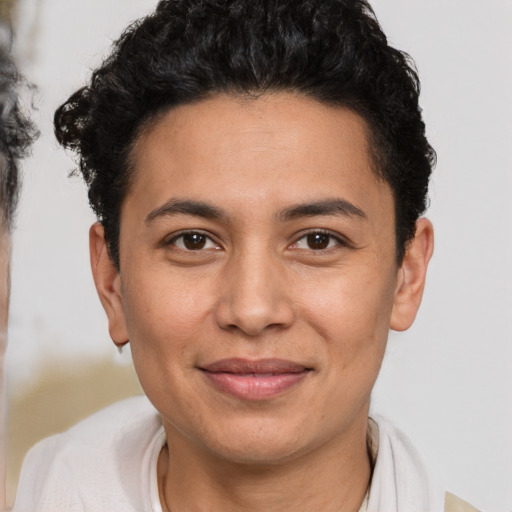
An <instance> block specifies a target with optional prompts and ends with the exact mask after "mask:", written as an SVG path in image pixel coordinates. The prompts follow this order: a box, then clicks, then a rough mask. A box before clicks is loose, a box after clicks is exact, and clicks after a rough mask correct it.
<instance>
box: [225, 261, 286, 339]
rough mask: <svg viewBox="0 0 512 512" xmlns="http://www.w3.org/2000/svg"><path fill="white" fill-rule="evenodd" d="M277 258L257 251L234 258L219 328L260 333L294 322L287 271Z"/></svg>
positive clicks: (226, 270)
mask: <svg viewBox="0 0 512 512" xmlns="http://www.w3.org/2000/svg"><path fill="white" fill-rule="evenodd" d="M276 259H277V257H272V255H269V254H255V253H254V252H253V254H245V255H240V256H239V257H237V258H234V259H233V261H232V262H231V263H230V264H229V265H228V266H227V267H226V268H225V272H223V276H222V284H221V286H220V288H221V294H220V297H219V301H218V303H217V307H216V310H215V318H216V322H217V325H218V326H219V327H221V328H222V329H227V330H235V331H240V332H243V333H244V334H245V335H247V336H258V335H260V334H262V333H264V332H266V331H267V330H268V329H270V328H274V329H275V328H287V327H289V326H290V325H291V324H292V323H293V321H294V316H295V314H294V310H293V306H292V302H291V299H290V290H289V287H288V286H287V281H286V277H285V274H286V272H284V271H283V269H282V268H280V265H279V262H277V261H276Z"/></svg>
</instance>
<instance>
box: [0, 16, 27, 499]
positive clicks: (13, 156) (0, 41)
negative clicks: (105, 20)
mask: <svg viewBox="0 0 512 512" xmlns="http://www.w3.org/2000/svg"><path fill="white" fill-rule="evenodd" d="M10 39H11V31H10V28H9V27H8V26H7V24H6V23H5V22H3V21H1V20H0V509H2V508H3V507H5V505H6V496H5V472H6V468H5V458H6V457H5V409H6V404H5V387H4V381H5V375H4V358H5V351H6V348H7V320H8V315H9V294H10V261H11V229H12V225H13V222H14V214H15V210H16V206H17V203H18V196H19V188H20V177H19V174H20V173H19V162H20V159H21V158H23V157H24V156H25V155H26V153H27V151H28V148H29V146H30V144H31V143H32V141H33V138H34V136H35V130H34V126H33V125H32V123H31V122H30V120H29V119H28V117H27V116H26V115H25V114H24V113H23V111H22V108H21V105H20V101H19V89H20V84H22V83H23V81H22V80H21V79H20V77H19V75H18V72H17V70H16V66H15V65H14V62H13V61H12V58H11V55H10Z"/></svg>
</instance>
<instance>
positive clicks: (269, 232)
mask: <svg viewBox="0 0 512 512" xmlns="http://www.w3.org/2000/svg"><path fill="white" fill-rule="evenodd" d="M132 156H133V161H134V169H135V173H134V181H133V184H132V186H131V189H130V190H129V192H128V194H127V197H126V199H125V200H124V202H123V205H122V210H121V230H120V261H121V263H120V271H119V272H118V271H117V270H116V267H115V266H114V265H113V263H112V261H111V259H110V257H109V255H108V251H107V249H106V245H105V240H104V238H103V229H102V227H101V225H99V224H95V225H94V226H93V227H92V228H91V232H90V245H91V264H92V269H93V274H94V279H95V282H96V286H97V289H98V293H99V296H100V299H101V301H102V304H103V306H104V308H105V310H106V312H107V316H108V319H109V329H110V334H111V337H112V339H113V340H114V342H115V343H116V344H118V345H121V344H123V343H125V342H127V340H130V343H131V349H132V355H133V360H134V365H135V368H136V371H137V374H138V376H139V379H140V381H141V384H142V386H143V388H144V390H145V392H146V394H147V396H148V397H149V399H150V400H151V401H152V403H153V404H154V405H155V407H156V408H157V410H158V411H159V412H160V414H161V417H162V421H163V424H164V427H165V430H166V433H167V438H168V448H165V449H164V450H163V451H162V454H161V456H160V460H159V466H158V472H159V481H160V492H161V500H162V503H163V504H164V507H168V508H169V509H171V510H173V511H174V512H176V511H180V510H187V511H195V510H198V511H199V510H225V511H231V510H233V511H235V510H248V511H249V510H251V511H252V510H254V511H263V510H265V511H271V510H280V511H286V510H295V511H297V510H323V511H335V510H336V511H356V510H357V509H358V508H359V506H360V504H361V502H362V500H363V497H364V494H365V492H366V489H367V486H368V481H369V476H370V464H369V460H368V456H367V450H366V424H367V417H368V409H369V402H370V394H371V390H372V387H373V385H374V383H375V380H376V378H377V375H378V372H379V369H380V366H381V363H382V359H383V356H384V351H385V348H386V342H387V336H388V332H389V329H390V328H391V329H395V330H404V329H407V328H408V327H409V326H410V325H411V323H412V322H413V320H414V317H415V314H416V311H417V309H418V307H419V304H420V301H421V295H422V292H423V287H424V282H425V273H426V269H427V265H428V261H429V259H430V256H431V254H432V248H433V231H432V226H431V224H430V222H429V221H427V220H426V219H420V220H419V221H418V223H417V233H416V236H415V238H414V240H413V241H412V242H411V243H410V244H409V246H408V250H407V254H406V256H405V258H404V260H403V263H402V265H401V266H400V267H398V266H397V263H396V257H395V219H394V207H393V197H392V193H391V189H390V187H389V186H388V184H387V183H385V182H384V181H382V180H381V179H379V178H378V177H377V176H376V174H375V173H374V172H373V170H372V165H373V162H372V160H371V158H370V156H369V151H368V137H367V129H366V125H365V123H364V121H363V120H362V119H361V118H360V117H359V116H358V115H356V114H354V113H353V112H351V111H349V110H347V109H343V108H339V107H332V106H326V105H323V104H320V103H318V102H317V101H315V100H311V99H308V98H305V97H303V96H298V95H293V94H285V93H279V94H272V95H266V96H262V97H260V98H258V99H254V98H253V99H248V98H240V97H234V96H214V97H212V98H210V99H207V100H203V101H201V102H199V103H195V104H191V105H186V106H180V107H178V108H175V109H173V110H171V111H169V112H167V113H166V114H165V115H163V116H161V117H160V118H158V119H157V120H155V121H154V123H153V124H152V126H150V127H149V128H147V129H146V130H145V132H144V133H143V134H142V135H141V136H140V137H139V139H138V140H137V141H136V144H135V146H134V149H133V155H132ZM183 201H188V203H186V207H184V206H183ZM177 202H181V203H177ZM191 202H193V204H192V206H193V207H191ZM197 203H200V205H202V209H201V208H198V205H197ZM176 204H179V208H177V207H176ZM205 204H206V205H207V206H208V208H206V209H205V208H204V205H205ZM333 204H335V206H336V208H334V207H333V206H332V205H333ZM312 205H314V208H313V206H312ZM177 210H179V211H177ZM212 210H213V211H214V212H215V213H216V214H218V215H216V216H212V215H211V214H212ZM184 231H185V232H186V233H187V235H186V236H185V238H184V237H183V232H184ZM191 231H192V232H194V233H196V234H197V233H198V234H199V238H197V235H196V239H195V240H200V241H201V244H202V243H204V245H201V244H200V245H201V248H200V249H195V250H190V249H189V248H188V247H190V243H191V241H193V240H194V239H193V238H191V235H190V232H191ZM312 234H316V235H314V236H310V237H309V238H308V235H312ZM201 235H203V236H204V238H201ZM315 236H316V239H315ZM315 240H316V241H318V240H320V241H321V242H322V243H320V244H318V243H316V242H315ZM187 244H188V245H187ZM233 357H237V358H245V359H249V360H254V359H260V358H279V359H284V360H288V361H293V362H295V363H299V364H301V365H304V366H305V367H307V368H308V369H309V370H310V371H308V373H307V375H306V376H305V377H304V378H303V379H302V380H301V381H300V382H299V383H297V384H296V385H294V386H292V387H290V388H288V389H286V390H285V391H284V392H282V393H279V394H277V396H273V397H271V398H269V399H262V400H244V399H242V398H239V397H235V396H233V395H231V394H228V393H224V392H223V391H221V390H219V389H218V388H216V387H215V386H213V385H212V383H211V382H210V380H209V379H208V378H206V377H205V373H204V372H203V371H202V370H201V368H204V366H205V365H208V364H211V363H213V362H215V361H218V360H221V359H225V358H233ZM169 454H170V455H169ZM312 468H314V471H312ZM313 475H314V478H312V476H313Z"/></svg>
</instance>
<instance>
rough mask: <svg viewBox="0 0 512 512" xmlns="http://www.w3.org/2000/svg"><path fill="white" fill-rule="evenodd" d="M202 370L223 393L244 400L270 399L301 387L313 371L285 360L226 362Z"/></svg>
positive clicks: (217, 362) (233, 360) (216, 363)
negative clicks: (300, 384)
mask: <svg viewBox="0 0 512 512" xmlns="http://www.w3.org/2000/svg"><path fill="white" fill-rule="evenodd" d="M200 370H201V371H202V372H203V374H204V375H205V377H206V378H207V380H208V381H209V382H210V383H211V384H212V385H213V386H214V387H215V388H216V389H217V390H219V391H221V392H223V393H227V394H229V395H232V396H234V397H236V398H240V399H242V400H269V399H271V398H274V397H276V396H278V395H280V394H281V393H283V392H284V391H286V390H288V389H290V388H292V387H293V386H296V385H297V384H299V383H300V382H301V381H302V380H303V379H304V378H305V377H306V376H307V375H308V373H309V372H310V371H311V368H307V367H305V366H303V365H300V364H297V363H294V362H291V361H285V360H282V359H260V360H256V361H250V360H245V359H223V360H221V361H216V362H214V363H212V364H210V365H207V366H204V367H201V368H200Z"/></svg>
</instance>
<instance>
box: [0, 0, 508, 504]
mask: <svg viewBox="0 0 512 512" xmlns="http://www.w3.org/2000/svg"><path fill="white" fill-rule="evenodd" d="M155 4H156V2H155V1H152V0H130V1H123V2H120V1H119V0H88V1H87V2H83V1H79V0H40V1H39V2H38V1H37V0H23V3H22V6H23V18H22V24H21V25H20V27H19V39H18V43H19V44H18V47H17V51H18V55H19V58H20V60H21V62H22V65H23V70H24V72H25V74H26V75H27V76H28V78H29V79H30V80H32V81H33V82H35V83H36V84H37V85H38V87H39V94H38V100H37V104H38V106H39V113H38V115H37V118H38V122H39V125H40V128H41V130H42V133H43V136H42V137H41V139H40V140H39V142H38V143H37V145H36V147H35V150H34V155H33V157H32V158H31V160H29V161H28V162H27V165H26V176H25V185H24V195H23V201H22V204H21V211H20V215H19V218H18V228H17V231H16V233H15V239H14V262H13V296H12V310H11V326H10V340H9V342H10V347H9V351H8V370H9V382H10V386H11V389H14V390H16V389H22V388H23V386H24V385H26V383H27V382H28V380H29V379H30V376H31V375H32V374H33V373H34V372H36V371H37V370H38V368H40V367H42V366H43V365H44V363H45V362H46V361H48V360H49V359H52V360H54V361H55V360H56V361H60V362H62V363H63V364H65V362H66V361H69V360H71V359H76V358H84V357H89V358H104V357H114V356H113V354H114V349H113V348H112V345H111V343H110V342H109V337H108V333H107V330H106V322H105V320H104V317H103V312H102V311H101V309H100V306H99V302H98V300H97V299H96V296H95V293H94V291H93V287H92V280H91V278H90V276H89V268H88V252H87V251H88V250H87V229H88V226H89V225H90V224H91V222H92V221H93V216H92V214H91V213H90V211H89V209H88V205H87V200H86V194H85V188H84V186H83V185H82V184H81V183H80V181H79V180H78V178H74V179H69V178H68V177H67V172H68V171H69V170H71V169H72V168H73V162H72V160H71V159H70V158H69V156H67V155H66V154H65V153H64V152H63V151H62V150H60V149H59V148H58V147H57V143H56V142H55V141H54V139H53V136H52V127H51V117H52V114H53V111H54V110H55V108H56V107H57V106H58V105H59V104H60V103H61V102H63V101H64V100H65V99H66V98H67V96H68V95H69V94H70V93H71V92H73V91H74V90H75V89H76V88H77V87H79V86H80V85H81V84H83V82H84V81H85V79H86V77H87V76H88V74H89V69H91V68H93V67H94V66H96V65H97V64H98V63H99V62H100V58H101V56H102V55H104V54H105V51H106V50H107V48H108V46H109V44H110V41H111V40H112V39H113V38H116V37H117V35H118V34H119V33H120V31H121V29H122V27H124V26H125V25H126V24H127V23H128V22H129V21H131V20H133V19H135V18H137V17H138V16H139V15H143V14H144V13H146V12H148V11H149V10H150V9H151V8H152V7H153V6H154V5H155ZM373 5H374V7H375V10H376V12H377V15H378V16H379V18H380V20H381V23H382V25H383V27H384V29H385V31H386V32H387V34H388V36H389V39H390V40H391V42H392V43H393V44H395V45H396V46H398V47H399V48H401V49H404V50H406V51H408V52H410V53H411V54H412V55H413V56H414V58H415V60H416V62H417V65H418V68H419V72H420V76H421V79H422V84H423V94H422V105H423V107H424V113H425V119H426V122H427V126H428V133H429V136H430V139H431V142H432V143H433V145H434V146H435V148H436V149H437V152H438V157H439V163H438V166H437V169H436V171H435V176H434V179H433V183H432V189H431V200H432V206H431V209H430V213H429V216H430V218H431V219H432V220H433V221H434V223H435V226H436V253H435V257H434V260H433V262H432V265H431V269H430V274H429V284H428V286H427V289H426V293H425V299H424V304H423V307H422V310H421V311H420V314H419V316H418V319H417V322H416V324H415V326H414V327H413V328H412V329H411V330H410V331H408V332H407V333H403V334H401V335H396V334H393V335H392V336H391V340H390V346H389V351H388V355H387V358H386V361H385V364H384V367H383V371H382V374H381V377H380V379H379V382H378V385H377V388H376V390H375V393H374V401H373V406H374V410H376V411H379V412H381V413H384V414H386V415H387V416H389V417H391V418H393V419H394V420H396V422H397V423H398V424H399V425H400V426H401V427H402V428H403V429H404V430H405V431H406V432H408V434H409V435H410V437H411V438H412V439H413V440H414V441H415V443H416V444H417V446H418V448H419V449H420V451H421V452H422V453H424V454H425V456H426V458H427V459H428V461H429V462H430V463H431V465H432V466H434V467H435V468H436V469H437V471H438V472H439V473H440V475H441V476H442V477H443V479H444V481H445V482H446V484H447V486H448V488H449V489H451V490H452V491H454V492H456V493H458V494H460V495H462V496H463V497H464V498H465V499H467V500H468V501H471V502H473V504H474V505H476V506H478V507H480V508H482V509H483V510H487V511H496V512H510V511H512V436H511V435H510V433H511V431H512V430H511V429H512V397H511V392H512V200H511V196H512V156H511V151H510V146H511V144H512V94H511V93H512V35H511V34H512V1H510V0H488V1H484V0H428V1H427V0H375V1H374V2H373ZM38 6H39V7H38ZM38 8H39V9H40V10H39V11H38V10H37V9H38Z"/></svg>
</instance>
